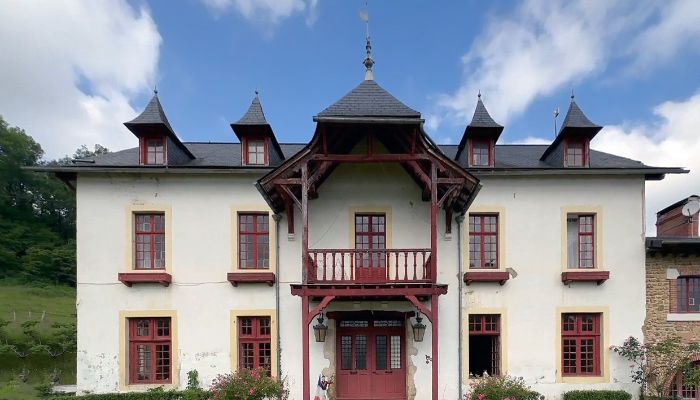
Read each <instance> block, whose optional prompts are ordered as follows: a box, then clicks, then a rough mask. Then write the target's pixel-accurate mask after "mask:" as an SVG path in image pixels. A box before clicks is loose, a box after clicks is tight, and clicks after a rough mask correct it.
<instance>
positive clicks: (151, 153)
mask: <svg viewBox="0 0 700 400" xmlns="http://www.w3.org/2000/svg"><path fill="white" fill-rule="evenodd" d="M141 140H142V142H141V163H143V164H147V165H162V164H165V138H143V139H141Z"/></svg>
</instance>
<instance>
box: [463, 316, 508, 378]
mask: <svg viewBox="0 0 700 400" xmlns="http://www.w3.org/2000/svg"><path fill="white" fill-rule="evenodd" d="M467 324H468V327H469V336H490V337H491V345H492V347H491V348H492V353H491V371H492V375H496V376H498V375H500V374H501V315H500V314H470V315H469V320H468V323H467Z"/></svg>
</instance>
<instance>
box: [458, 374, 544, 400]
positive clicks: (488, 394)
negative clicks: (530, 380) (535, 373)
mask: <svg viewBox="0 0 700 400" xmlns="http://www.w3.org/2000/svg"><path fill="white" fill-rule="evenodd" d="M465 399H466V400H506V399H507V400H541V399H544V396H542V395H541V394H539V393H537V392H535V391H533V390H532V389H530V387H529V386H527V385H526V384H525V380H524V379H523V378H517V377H512V376H485V377H483V378H479V379H478V380H476V381H475V382H474V383H472V384H471V390H470V391H469V393H467V395H466V396H465Z"/></svg>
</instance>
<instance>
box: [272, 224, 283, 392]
mask: <svg viewBox="0 0 700 400" xmlns="http://www.w3.org/2000/svg"><path fill="white" fill-rule="evenodd" d="M272 219H273V220H275V249H276V251H275V267H276V268H277V271H275V272H276V273H277V279H275V321H277V324H276V325H277V326H276V327H275V329H276V331H277V379H278V380H281V379H282V339H281V336H280V331H281V329H280V325H281V324H280V221H281V220H282V216H281V215H279V214H273V215H272Z"/></svg>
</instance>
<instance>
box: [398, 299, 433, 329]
mask: <svg viewBox="0 0 700 400" xmlns="http://www.w3.org/2000/svg"><path fill="white" fill-rule="evenodd" d="M405 297H406V300H408V301H410V302H411V304H413V305H414V306H416V308H417V309H418V310H419V311H420V312H421V314H423V315H425V317H426V318H428V321H430V323H432V322H433V312H432V310H429V309H427V308H426V307H425V306H424V305H423V303H421V301H420V300H418V298H417V297H416V296H412V295H406V296H405ZM431 298H432V296H431Z"/></svg>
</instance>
